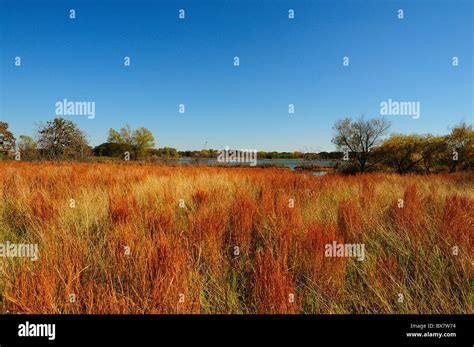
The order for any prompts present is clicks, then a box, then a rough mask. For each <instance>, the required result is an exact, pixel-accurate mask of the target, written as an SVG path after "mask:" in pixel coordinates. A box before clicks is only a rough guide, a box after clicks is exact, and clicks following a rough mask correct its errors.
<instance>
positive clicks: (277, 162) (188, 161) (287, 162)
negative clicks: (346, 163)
mask: <svg viewBox="0 0 474 347" xmlns="http://www.w3.org/2000/svg"><path fill="white" fill-rule="evenodd" d="M170 161H172V162H174V163H177V164H185V165H229V166H234V165H242V166H244V165H245V164H246V163H221V162H218V161H217V160H216V159H193V158H179V159H172V160H170ZM170 161H168V162H170ZM247 165H249V164H247ZM259 165H274V166H279V167H287V168H290V169H291V170H294V169H295V167H297V166H301V165H325V166H334V165H335V162H334V161H331V160H300V159H258V160H257V166H259ZM326 173H327V171H313V172H312V174H313V175H315V176H322V175H325V174H326Z"/></svg>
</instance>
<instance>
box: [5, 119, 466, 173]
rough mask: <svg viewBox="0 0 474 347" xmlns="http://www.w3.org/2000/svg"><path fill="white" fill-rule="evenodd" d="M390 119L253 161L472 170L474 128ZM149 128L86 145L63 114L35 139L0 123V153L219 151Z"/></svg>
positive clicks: (26, 156)
mask: <svg viewBox="0 0 474 347" xmlns="http://www.w3.org/2000/svg"><path fill="white" fill-rule="evenodd" d="M389 129H390V122H388V121H387V120H386V119H383V118H374V119H368V120H366V119H364V118H363V117H361V118H359V119H356V120H352V119H350V118H345V119H342V120H339V121H337V122H336V123H335V124H334V128H333V130H334V136H333V138H332V142H333V143H334V144H335V146H336V148H337V151H334V152H319V153H304V152H298V151H297V152H263V151H260V152H258V153H257V157H258V159H300V160H336V161H337V165H336V168H337V169H338V170H339V171H341V172H344V173H357V172H360V173H363V172H368V171H369V172H370V171H394V172H398V173H400V174H404V173H408V172H420V173H421V172H423V173H432V172H455V171H459V170H472V169H473V168H474V131H473V128H472V125H468V124H466V123H464V122H461V123H460V124H459V125H457V126H455V127H454V128H453V129H452V130H451V132H450V133H449V134H447V135H432V134H422V135H420V134H398V133H392V134H390V135H389V136H387V134H388V131H389ZM155 144H156V142H155V138H154V136H153V134H152V133H151V131H150V130H148V129H146V128H144V127H141V128H138V129H135V130H134V129H132V128H131V127H130V126H129V125H125V126H124V127H123V128H121V129H119V130H115V129H109V134H108V137H107V141H106V142H104V143H102V144H100V145H98V146H96V147H91V146H89V143H88V140H87V137H86V135H85V133H84V132H83V131H82V130H81V129H79V128H78V126H77V125H76V124H75V123H74V122H72V121H70V120H66V119H63V118H55V119H53V120H51V121H48V122H46V123H44V124H41V125H40V126H39V127H38V129H37V131H36V135H35V138H32V137H30V136H26V135H20V136H19V137H18V139H16V138H15V136H14V135H13V134H12V133H11V132H10V131H9V130H8V123H5V122H0V157H1V158H4V159H5V158H11V159H13V158H15V159H17V160H53V161H57V160H80V161H85V160H90V159H91V158H94V157H96V158H97V157H98V158H102V157H105V158H115V159H121V160H123V159H125V160H147V161H154V160H161V159H176V158H182V157H187V158H196V159H215V158H217V156H218V150H214V149H203V150H199V151H178V150H176V149H175V148H171V147H163V148H155Z"/></svg>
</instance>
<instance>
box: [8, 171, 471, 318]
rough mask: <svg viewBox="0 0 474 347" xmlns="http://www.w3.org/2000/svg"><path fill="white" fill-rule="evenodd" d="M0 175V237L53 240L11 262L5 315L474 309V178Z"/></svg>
mask: <svg viewBox="0 0 474 347" xmlns="http://www.w3.org/2000/svg"><path fill="white" fill-rule="evenodd" d="M0 167H1V174H0V195H1V199H0V243H2V242H6V241H10V242H17V243H37V244H38V245H39V259H38V260H37V261H31V260H30V259H27V258H6V257H5V258H0V311H1V312H12V313H467V312H469V313H472V312H473V299H474V294H473V292H474V286H473V273H474V265H473V263H472V262H473V253H472V250H473V249H474V247H473V246H474V245H473V242H474V241H473V235H474V232H473V231H474V214H473V211H474V180H473V179H474V174H473V173H463V174H453V175H432V176H398V175H394V174H368V175H361V176H354V177H341V176H336V175H327V176H324V177H313V176H310V175H307V174H301V173H294V172H290V171H287V170H281V169H245V168H232V169H226V168H212V167H181V168H179V167H172V168H171V167H165V166H164V167H160V166H147V165H138V164H123V165H119V164H72V163H61V164H50V163H17V162H13V163H12V162H8V163H7V162H5V163H1V164H0ZM71 199H73V200H71ZM399 199H403V208H399V206H398V204H399ZM292 202H294V204H292ZM74 205H75V207H74ZM71 206H72V207H71ZM333 241H337V242H339V243H344V242H345V243H363V244H364V245H365V259H364V261H357V260H356V259H355V258H330V257H325V255H324V246H325V244H327V243H332V242H333ZM455 246H456V247H457V249H458V253H457V255H455V254H453V253H454V252H453V247H455ZM71 294H74V296H75V301H74V300H71ZM400 294H401V295H402V296H403V301H402V302H400V300H399V299H400ZM71 301H72V302H71Z"/></svg>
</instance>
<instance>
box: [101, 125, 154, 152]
mask: <svg viewBox="0 0 474 347" xmlns="http://www.w3.org/2000/svg"><path fill="white" fill-rule="evenodd" d="M107 142H109V143H117V144H121V145H128V146H130V147H131V148H132V150H133V154H134V157H135V158H137V159H138V158H142V157H143V156H145V155H146V154H147V151H148V150H150V149H152V148H153V147H154V146H155V138H154V137H153V134H152V133H151V131H150V130H148V129H146V128H143V127H142V128H139V129H137V130H132V129H131V127H130V126H129V125H128V124H127V125H126V126H125V127H123V128H122V129H120V130H119V131H116V130H114V129H110V130H109V137H108V139H107Z"/></svg>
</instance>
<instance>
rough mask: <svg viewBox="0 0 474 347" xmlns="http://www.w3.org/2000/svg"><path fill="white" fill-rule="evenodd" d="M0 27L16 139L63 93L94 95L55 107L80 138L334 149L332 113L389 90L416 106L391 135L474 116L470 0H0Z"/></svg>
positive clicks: (360, 107)
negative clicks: (66, 111) (148, 137)
mask: <svg viewBox="0 0 474 347" xmlns="http://www.w3.org/2000/svg"><path fill="white" fill-rule="evenodd" d="M71 8H74V9H75V10H76V19H75V20H70V19H69V17H68V15H69V9H71ZM180 8H183V9H185V10H186V19H185V20H179V19H178V10H179V9H180ZM289 8H292V9H294V10H295V19H294V20H289V19H288V9H289ZM399 8H401V9H403V10H404V13H405V19H403V20H399V19H397V10H398V9H399ZM0 27H1V31H0V32H1V36H0V55H1V56H0V88H1V89H0V95H1V99H0V101H1V104H0V119H2V120H4V121H7V122H9V123H10V127H11V129H12V131H13V132H14V134H15V135H16V136H18V135H20V134H27V135H34V134H35V129H36V128H37V126H38V124H39V123H40V122H45V121H47V120H49V119H52V118H54V117H55V103H56V102H57V101H59V100H62V99H64V98H67V99H69V100H72V101H94V102H95V103H96V118H95V119H87V117H84V116H69V117H66V118H68V119H71V120H73V121H75V122H76V123H77V124H78V125H79V126H80V128H81V129H83V130H84V131H85V132H86V133H87V134H88V137H89V140H90V143H91V145H97V144H100V143H101V142H105V140H106V138H107V133H108V129H109V128H111V127H112V128H120V127H122V126H123V125H124V124H125V123H128V124H130V125H131V126H132V127H134V128H136V127H140V126H145V127H147V128H149V129H150V130H151V131H152V132H153V134H154V135H155V138H156V140H157V147H163V146H169V147H175V148H178V149H180V150H183V149H202V148H203V146H204V144H205V143H206V142H207V148H223V147H225V146H229V147H234V148H252V149H257V150H278V151H294V150H306V151H308V150H309V151H320V150H333V149H334V146H333V145H332V144H331V141H330V140H331V137H332V134H333V133H332V126H333V124H334V122H335V121H336V120H337V119H340V118H342V117H345V116H350V117H358V116H360V115H361V114H364V115H365V116H366V117H367V118H370V117H374V116H378V115H379V109H380V103H381V102H382V101H386V100H388V99H389V98H391V99H393V100H399V101H419V102H420V103H421V117H420V119H418V120H414V119H412V118H411V117H409V116H390V117H388V118H389V120H391V121H392V127H391V130H392V131H393V132H404V133H411V132H417V133H428V132H429V133H435V134H444V133H447V132H448V131H449V128H450V127H452V126H453V125H456V124H458V123H459V122H460V121H462V120H464V121H466V122H468V123H472V120H473V108H474V107H473V55H472V46H473V28H474V21H473V1H467V0H466V1H457V0H449V1H448V0H446V1H437V0H432V1H420V0H409V1H383V0H382V1H341V0H337V1H336V0H334V1H279V0H273V1H270V0H263V1H262V0H255V1H245V0H244V1H242V0H240V1H237V0H234V1H217V0H212V1H210V0H200V1H131V0H130V1H119V2H117V1H116V2H112V1H105V0H102V1H94V2H92V1H24V0H15V1H11V0H0ZM16 56H20V57H21V59H22V66H21V67H20V68H18V67H15V66H14V59H15V57H16ZM124 56H130V57H131V66H130V67H124V66H123V58H124ZM234 56H239V57H240V60H241V65H240V67H237V68H236V67H234V66H233V57H234ZM344 56H348V57H349V58H350V65H349V67H343V65H342V58H343V57H344ZM453 56H458V57H459V66H458V67H453V66H452V57H453ZM180 103H183V104H185V105H186V112H185V114H179V113H178V105H179V104H180ZM290 103H293V104H294V105H295V114H293V115H290V114H288V104H290Z"/></svg>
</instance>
